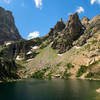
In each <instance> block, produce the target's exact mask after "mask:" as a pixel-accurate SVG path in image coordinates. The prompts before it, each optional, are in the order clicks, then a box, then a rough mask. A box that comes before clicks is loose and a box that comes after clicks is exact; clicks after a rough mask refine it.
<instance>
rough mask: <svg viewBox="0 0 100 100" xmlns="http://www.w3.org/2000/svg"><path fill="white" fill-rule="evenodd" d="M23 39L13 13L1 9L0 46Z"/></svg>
mask: <svg viewBox="0 0 100 100" xmlns="http://www.w3.org/2000/svg"><path fill="white" fill-rule="evenodd" d="M20 39H22V38H21V36H20V34H19V32H18V30H17V28H16V25H15V21H14V18H13V16H12V12H10V11H6V10H5V9H4V8H2V7H0V44H4V43H5V42H8V41H17V40H20Z"/></svg>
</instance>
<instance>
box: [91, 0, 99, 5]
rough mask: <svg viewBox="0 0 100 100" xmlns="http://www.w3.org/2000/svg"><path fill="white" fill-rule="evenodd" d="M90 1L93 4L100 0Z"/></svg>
mask: <svg viewBox="0 0 100 100" xmlns="http://www.w3.org/2000/svg"><path fill="white" fill-rule="evenodd" d="M90 3H91V4H92V5H93V4H94V3H98V4H100V0H90Z"/></svg>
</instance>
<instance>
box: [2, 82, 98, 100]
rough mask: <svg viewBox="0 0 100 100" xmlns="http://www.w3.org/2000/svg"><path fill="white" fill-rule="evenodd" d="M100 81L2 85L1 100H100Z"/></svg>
mask: <svg viewBox="0 0 100 100" xmlns="http://www.w3.org/2000/svg"><path fill="white" fill-rule="evenodd" d="M98 88H100V81H86V80H51V81H43V80H24V81H20V82H12V83H11V82H10V83H0V100H100V94H99V93H96V89H98Z"/></svg>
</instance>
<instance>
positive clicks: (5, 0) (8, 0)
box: [3, 0, 12, 4]
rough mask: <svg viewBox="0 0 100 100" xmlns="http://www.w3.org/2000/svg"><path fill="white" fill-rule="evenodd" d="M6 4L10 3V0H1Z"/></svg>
mask: <svg viewBox="0 0 100 100" xmlns="http://www.w3.org/2000/svg"><path fill="white" fill-rule="evenodd" d="M3 1H4V2H5V3H6V4H10V3H11V1H12V0H3Z"/></svg>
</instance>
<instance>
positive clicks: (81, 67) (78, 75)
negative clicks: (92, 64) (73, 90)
mask: <svg viewBox="0 0 100 100" xmlns="http://www.w3.org/2000/svg"><path fill="white" fill-rule="evenodd" d="M87 68H88V67H87V66H84V65H81V66H80V69H79V70H78V72H77V77H80V76H82V75H83V74H84V73H85V72H86V71H87Z"/></svg>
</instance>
